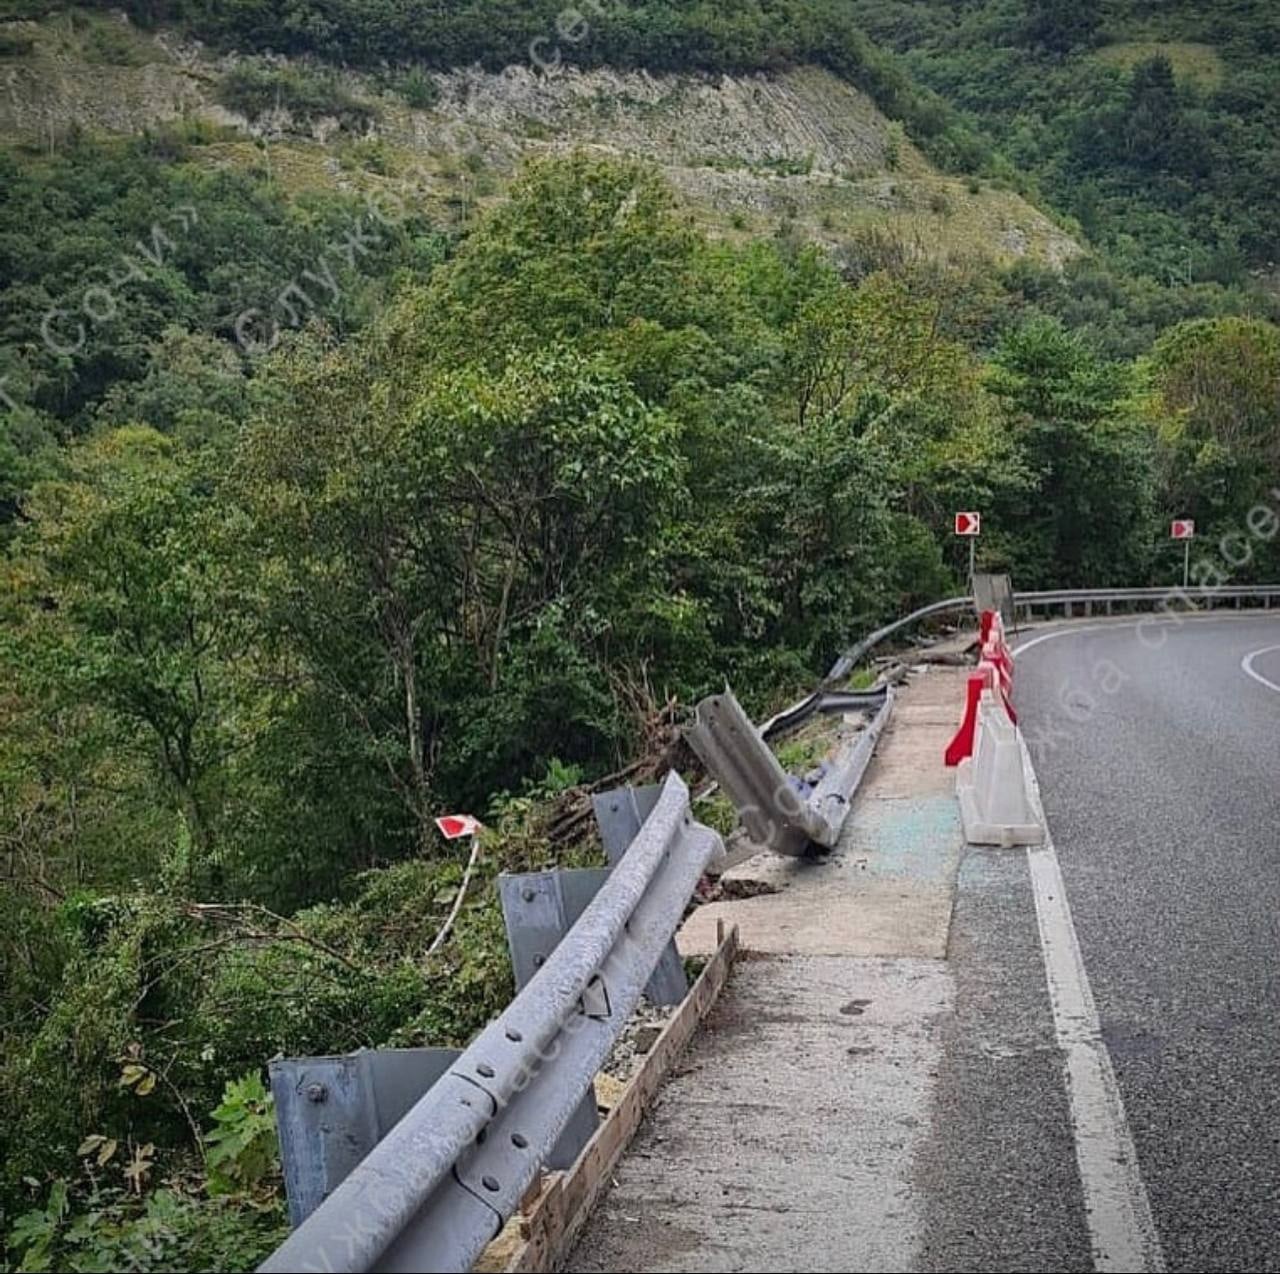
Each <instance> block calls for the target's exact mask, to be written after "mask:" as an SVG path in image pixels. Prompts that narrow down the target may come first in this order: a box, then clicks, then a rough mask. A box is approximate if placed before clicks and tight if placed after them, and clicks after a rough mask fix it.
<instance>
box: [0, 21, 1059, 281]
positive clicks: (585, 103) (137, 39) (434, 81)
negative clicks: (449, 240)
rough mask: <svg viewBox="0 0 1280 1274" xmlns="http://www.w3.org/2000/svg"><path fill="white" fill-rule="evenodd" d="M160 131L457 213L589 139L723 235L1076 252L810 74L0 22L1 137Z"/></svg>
mask: <svg viewBox="0 0 1280 1274" xmlns="http://www.w3.org/2000/svg"><path fill="white" fill-rule="evenodd" d="M411 103H412V104H411ZM173 123H177V124H179V125H180V126H181V127H183V128H184V129H186V131H187V132H188V133H189V135H190V136H191V137H192V138H193V139H195V140H199V141H200V142H202V143H203V145H202V146H201V154H202V155H203V156H204V158H205V160H206V162H208V163H209V164H211V165H217V164H224V165H225V164H245V165H263V164H267V165H270V167H271V171H272V172H273V174H274V175H275V176H276V177H277V178H278V179H279V180H280V181H281V182H282V183H285V184H286V185H288V186H289V187H291V188H293V189H297V190H302V189H308V188H317V187H325V186H340V187H348V188H359V187H362V186H367V185H377V184H382V183H386V182H388V181H396V182H404V181H406V180H408V181H411V182H412V183H413V185H414V187H415V188H416V189H417V191H418V192H419V193H420V194H421V196H422V197H423V198H424V199H425V200H426V201H427V203H428V204H429V205H433V206H434V207H435V210H436V211H438V212H439V213H440V214H441V215H448V216H452V217H454V218H455V219H466V218H467V217H469V216H471V215H472V214H473V212H474V209H475V208H476V206H477V205H480V204H483V203H485V202H488V201H492V200H494V199H498V198H501V197H502V193H503V190H504V188H505V185H506V183H507V182H508V181H509V179H510V177H511V175H512V174H513V173H514V172H515V171H516V170H517V169H518V168H519V166H520V165H521V163H522V161H523V160H524V159H525V158H526V157H527V156H529V155H531V154H534V153H538V152H542V151H546V150H565V149H570V148H574V147H587V148H594V149H598V150H600V151H603V152H627V153H631V154H638V155H643V156H646V157H648V158H651V159H652V160H653V161H654V162H655V163H657V164H659V165H660V166H661V167H662V168H663V169H664V170H665V172H666V173H667V175H668V177H669V179H670V181H671V182H672V184H673V185H674V186H675V187H676V189H677V190H679V191H680V192H682V193H683V195H684V196H685V198H686V199H687V201H688V204H689V206H690V208H691V209H692V210H693V211H694V213H695V215H696V216H697V217H698V219H699V220H701V221H703V222H704V223H705V224H706V225H708V226H709V227H710V228H712V229H714V230H716V231H717V232H720V233H724V234H729V235H738V234H742V235H747V234H759V233H761V232H765V233H768V232H771V231H773V230H776V229H779V228H782V227H787V226H794V227H795V228H796V229H798V230H799V231H800V232H801V233H804V234H807V235H808V236H810V237H812V238H814V239H816V240H818V241H820V242H825V243H828V244H832V245H835V244H838V243H839V241H840V240H841V238H842V237H844V236H846V235H848V234H850V233H852V232H855V231H857V230H858V229H860V228H863V227H866V226H878V227H887V228H892V229H893V230H894V231H895V232H897V233H899V234H901V235H902V236H903V237H904V238H906V239H907V240H908V241H910V242H912V243H913V244H915V245H918V247H919V248H920V249H921V250H923V251H925V252H928V253H930V254H936V255H946V254H948V253H960V254H973V253H985V254H988V255H991V256H994V257H996V258H998V259H1001V260H1009V259H1012V258H1017V257H1022V256H1031V257H1033V258H1035V259H1038V260H1043V261H1047V262H1050V263H1053V264H1061V263H1062V262H1064V261H1066V260H1067V259H1069V258H1070V257H1071V256H1073V255H1076V254H1078V253H1079V252H1080V247H1079V245H1078V244H1077V243H1076V242H1075V240H1074V239H1073V238H1072V237H1071V236H1070V235H1069V234H1067V233H1066V232H1065V231H1064V230H1062V229H1061V228H1060V227H1058V226H1057V225H1055V224H1054V223H1053V222H1052V221H1051V220H1050V219H1049V218H1048V217H1046V216H1045V215H1044V214H1043V213H1041V212H1040V211H1038V210H1037V209H1036V208H1033V207H1032V206H1031V205H1030V204H1028V203H1027V202H1026V201H1025V200H1023V199H1022V198H1020V197H1019V196H1018V195H1017V194H1015V193H1014V192H1012V191H1010V190H1005V189H998V188H994V187H993V186H991V185H990V184H989V183H979V182H978V181H976V180H974V179H964V178H956V177H948V176H944V175H942V174H940V173H939V172H937V171H936V170H935V169H934V168H932V167H931V166H930V164H929V163H928V162H927V161H926V160H925V158H924V157H923V156H922V155H921V153H920V152H919V151H918V150H917V149H916V148H915V147H914V146H913V145H912V144H911V143H910V142H909V141H908V140H907V139H906V137H905V136H904V134H903V132H902V129H901V128H900V127H899V126H898V125H897V124H896V123H894V122H892V121H890V120H888V119H886V118H885V116H884V115H883V114H881V113H880V112H879V111H878V110H877V108H876V107H875V106H874V104H873V103H872V102H871V101H870V99H869V98H867V97H866V96H865V95H864V94H862V93H861V92H859V91H858V90H857V89H855V88H853V87H852V86H851V85H849V84H848V83H846V82H845V81H843V80H841V79H839V78H837V77H836V76H834V75H832V74H830V73H829V72H827V71H824V70H819V69H816V68H802V69H798V70H794V71H790V72H787V73H785V74H782V75H778V76H766V75H750V76H741V77H731V76H716V77H698V76H693V75H674V74H673V75H651V74H647V73H644V72H627V73H617V72H612V71H607V70H597V71H576V70H566V71H564V72H561V73H558V74H554V75H545V74H541V73H539V72H537V71H535V70H534V69H533V68H532V67H531V66H512V67H509V68H507V69H506V70H505V71H503V72H500V73H491V72H486V71H482V70H480V69H477V68H471V69H459V70H455V71H452V72H448V73H427V72H421V73H418V74H417V75H415V76H414V77H413V79H412V81H411V82H408V83H406V82H405V81H404V79H403V77H401V79H400V80H399V81H396V80H393V79H391V78H389V77H377V76H373V75H364V74H359V75H358V74H349V73H341V74H339V73H336V72H333V71H329V70H322V69H319V68H316V67H312V66H308V65H306V64H302V63H289V62H286V61H284V60H283V59H257V60H249V61H247V60H245V59H238V58H234V57H213V56H211V55H209V54H208V53H207V52H206V51H205V50H203V49H202V48H201V47H200V46H198V45H195V44H191V43H187V42H183V41H179V40H177V39H176V38H174V37H172V36H169V35H166V34H165V33H160V34H158V35H149V34H146V33H143V32H140V31H137V30H136V29H134V28H132V27H131V26H130V25H129V24H128V22H127V20H125V19H124V18H123V17H120V16H110V15H108V16H86V15H77V16H76V18H75V19H74V20H73V19H71V18H69V17H68V16H66V15H63V16H60V17H57V18H54V19H50V20H48V21H46V22H44V23H34V22H10V23H6V24H3V26H0V135H2V136H3V137H4V138H5V139H6V140H13V141H19V142H22V143H24V144H26V145H28V146H32V147H39V148H46V147H47V148H57V147H58V146H59V145H60V144H62V143H63V142H64V140H65V139H66V138H67V136H68V134H69V132H71V131H72V130H74V129H76V128H82V129H90V130H107V131H115V132H122V131H132V132H138V131H141V130H144V129H147V128H154V127H156V126H158V125H162V124H173Z"/></svg>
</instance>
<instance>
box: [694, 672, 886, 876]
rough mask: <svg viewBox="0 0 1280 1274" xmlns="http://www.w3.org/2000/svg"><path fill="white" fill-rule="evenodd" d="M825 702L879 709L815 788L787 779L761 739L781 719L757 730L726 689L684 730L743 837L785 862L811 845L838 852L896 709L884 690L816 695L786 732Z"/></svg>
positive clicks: (792, 715) (790, 718) (794, 712)
mask: <svg viewBox="0 0 1280 1274" xmlns="http://www.w3.org/2000/svg"><path fill="white" fill-rule="evenodd" d="M828 698H829V699H830V700H831V701H832V703H833V704H838V705H839V706H840V707H842V708H844V707H849V706H857V707H866V706H869V705H871V704H875V705H876V706H877V707H878V711H877V712H876V716H875V719H874V720H873V721H872V723H871V724H870V725H869V726H868V727H867V729H866V730H864V731H863V732H862V733H861V734H860V735H859V736H858V737H857V739H856V740H855V741H854V742H853V743H852V744H850V745H848V746H846V747H845V748H844V749H843V750H842V751H841V752H840V754H839V755H838V756H837V757H836V759H835V761H834V762H833V763H832V765H831V766H830V768H829V769H828V770H827V772H826V774H824V775H823V777H822V779H821V781H820V782H819V783H818V784H817V785H816V786H815V787H813V788H812V789H810V788H809V787H808V786H807V785H806V784H804V783H802V782H800V781H799V780H797V779H793V778H792V777H791V776H790V775H789V774H787V772H786V771H785V770H784V769H783V768H782V766H781V764H779V762H778V758H777V757H776V756H774V754H773V752H772V751H771V749H770V748H769V745H768V743H767V742H766V741H765V740H766V732H767V731H770V730H772V729H776V728H777V723H778V722H779V721H780V720H782V719H783V718H781V717H775V718H774V720H773V721H772V722H769V723H766V726H765V727H764V728H762V729H757V728H756V726H755V725H754V724H753V723H752V721H751V718H750V717H748V716H747V714H746V713H745V712H744V711H743V709H742V705H741V704H740V703H739V702H738V701H737V699H736V698H734V695H733V692H732V691H731V690H729V689H728V688H726V689H725V690H724V692H723V693H722V694H716V695H710V696H709V697H708V698H706V699H704V700H703V701H702V702H701V703H700V704H698V707H697V711H696V715H695V721H694V724H693V725H692V726H690V727H689V728H688V729H687V730H686V731H685V738H686V739H687V740H688V742H689V745H690V747H692V748H693V750H694V751H695V752H696V753H697V754H698V757H699V759H700V760H701V761H702V763H703V764H704V765H705V766H706V767H707V770H708V772H709V773H710V774H711V775H712V777H713V778H715V780H716V781H717V782H718V783H719V784H720V786H721V787H722V788H723V789H724V791H725V794H726V795H727V796H728V797H729V800H730V801H732V802H733V806H734V809H735V810H736V811H737V814H738V818H739V819H740V821H741V822H742V825H743V827H745V828H746V832H747V835H748V836H749V837H750V838H751V839H752V840H753V841H754V842H755V843H756V844H757V845H760V846H763V847H764V848H766V849H771V850H772V851H773V852H774V853H775V854H782V855H784V856H786V857H788V858H799V857H802V856H803V855H805V854H807V853H808V852H809V851H810V849H811V848H812V846H813V845H821V846H823V847H825V848H827V849H834V848H835V845H836V842H837V841H838V840H839V839H840V831H841V829H842V828H843V826H844V821H845V817H846V816H847V814H848V812H849V806H850V802H851V800H852V798H853V794H854V792H855V791H856V790H857V787H858V784H859V783H861V781H862V777H863V775H864V774H865V773H866V770H867V766H868V765H869V764H870V762H871V756H872V753H873V752H874V751H875V746H876V741H877V740H878V739H879V737H880V733H881V731H882V730H883V729H884V725H885V722H886V721H888V719H889V715H890V713H892V711H893V689H892V687H888V686H886V687H884V688H882V689H881V690H879V691H877V692H876V693H875V694H872V695H861V694H858V695H854V694H850V695H834V694H833V695H828V694H825V693H824V692H819V693H818V694H817V695H815V696H813V697H812V699H811V700H805V701H804V703H802V704H799V705H797V706H796V708H794V709H791V711H790V712H789V713H786V714H783V717H785V718H786V719H787V723H788V725H789V726H790V725H795V724H798V722H799V721H800V720H803V719H805V718H807V717H808V716H812V715H813V713H814V712H817V711H820V710H822V708H823V707H824V706H826V705H825V704H824V700H825V699H828ZM801 714H803V715H801ZM779 732H780V731H779Z"/></svg>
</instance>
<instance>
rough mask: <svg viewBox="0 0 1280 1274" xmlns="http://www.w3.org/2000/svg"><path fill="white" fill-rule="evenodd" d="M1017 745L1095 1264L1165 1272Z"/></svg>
mask: <svg viewBox="0 0 1280 1274" xmlns="http://www.w3.org/2000/svg"><path fill="white" fill-rule="evenodd" d="M1094 627H1106V625H1094ZM1082 631H1084V628H1083V627H1081V628H1074V629H1068V630H1066V632H1082ZM1064 635H1065V632H1056V633H1046V634H1044V635H1043V636H1041V637H1037V638H1035V639H1034V640H1032V641H1029V642H1027V643H1026V644H1025V645H1024V646H1022V647H1020V648H1019V650H1018V651H1016V652H1015V658H1016V657H1017V655H1018V654H1020V653H1022V651H1025V650H1029V649H1030V648H1031V647H1032V646H1034V645H1038V644H1039V643H1040V642H1042V641H1048V640H1049V639H1050V638H1051V637H1060V636H1064ZM1018 742H1019V746H1020V747H1021V749H1022V766H1023V771H1024V773H1025V775H1026V782H1027V791H1028V793H1029V795H1030V797H1031V801H1032V804H1033V807H1034V809H1035V810H1036V812H1037V814H1038V815H1039V817H1040V820H1041V822H1042V824H1043V826H1044V828H1045V842H1044V844H1043V845H1042V846H1037V847H1032V848H1029V849H1028V850H1027V866H1028V868H1029V870H1030V873H1031V885H1032V889H1033V891H1034V894H1035V904H1036V920H1037V921H1038V923H1039V928H1040V949H1041V952H1042V954H1043V956H1044V971H1045V981H1046V983H1047V984H1048V988H1049V1000H1050V1004H1051V1005H1052V1008H1053V1025H1054V1031H1055V1033H1056V1035H1057V1040H1058V1047H1059V1048H1060V1049H1061V1050H1062V1053H1063V1056H1064V1058H1065V1060H1066V1078H1067V1100H1068V1101H1069V1103H1070V1107H1071V1123H1072V1128H1073V1132H1074V1135H1075V1143H1076V1165H1077V1167H1078V1169H1079V1172H1080V1184H1081V1187H1082V1189H1083V1191H1084V1205H1085V1216H1086V1220H1087V1223H1088V1226H1089V1236H1090V1239H1091V1241H1092V1243H1093V1261H1094V1268H1095V1269H1097V1270H1102V1271H1116V1272H1117V1274H1118V1272H1120V1271H1125V1272H1126V1274H1128V1272H1129V1271H1133V1272H1134V1274H1147V1272H1148V1271H1150V1272H1151V1274H1158V1272H1159V1271H1163V1270H1164V1268H1165V1263H1164V1252H1163V1251H1162V1249H1161V1246H1160V1235H1159V1232H1158V1231H1157V1230H1156V1224H1155V1219H1154V1218H1153V1217H1152V1215H1151V1203H1150V1201H1149V1200H1148V1198H1147V1190H1146V1187H1145V1186H1144V1185H1143V1183H1142V1174H1141V1171H1140V1170H1139V1167H1138V1155H1137V1151H1136V1150H1135V1148H1134V1144H1133V1135H1132V1134H1131V1133H1130V1131H1129V1121H1128V1118H1127V1117H1126V1115H1125V1110H1124V1099H1123V1098H1122V1097H1121V1095H1120V1085H1119V1083H1118V1082H1117V1080H1116V1074H1115V1069H1114V1067H1113V1066H1112V1064H1111V1053H1110V1051H1109V1050H1108V1049H1107V1046H1106V1043H1105V1042H1104V1041H1103V1038H1102V1025H1101V1023H1100V1021H1099V1020H1098V1009H1097V1005H1096V1004H1095V1003H1094V999H1093V990H1092V988H1091V987H1090V985H1089V974H1088V972H1087V971H1086V969H1085V967H1084V957H1083V956H1082V954H1081V951H1080V940H1079V937H1078V936H1077V934H1076V927H1075V922H1074V921H1073V920H1072V919H1071V905H1070V903H1069V902H1068V901H1067V890H1066V884H1065V882H1064V881H1063V879H1062V868H1061V866H1060V864H1059V862H1058V852H1057V850H1056V849H1054V846H1053V836H1052V834H1051V832H1050V831H1049V824H1048V820H1047V819H1046V818H1045V814H1044V805H1043V803H1042V801H1041V799H1040V784H1039V782H1038V780H1037V779H1036V772H1035V767H1034V766H1033V764H1032V761H1031V753H1030V750H1029V749H1028V748H1027V745H1026V741H1025V740H1024V739H1023V737H1022V734H1021V731H1019V733H1018Z"/></svg>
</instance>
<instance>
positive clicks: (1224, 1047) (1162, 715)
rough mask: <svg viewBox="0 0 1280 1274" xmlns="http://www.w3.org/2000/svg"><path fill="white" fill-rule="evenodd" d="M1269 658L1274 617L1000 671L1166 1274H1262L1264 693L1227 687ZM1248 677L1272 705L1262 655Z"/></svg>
mask: <svg viewBox="0 0 1280 1274" xmlns="http://www.w3.org/2000/svg"><path fill="white" fill-rule="evenodd" d="M1036 635H1038V634H1036ZM1278 644H1280V615H1277V616H1273V617H1269V618H1263V617H1262V616H1260V615H1259V616H1256V617H1247V618H1243V619H1238V618H1235V617H1223V618H1208V619H1196V620H1192V621H1184V622H1183V623H1181V624H1179V625H1176V626H1172V625H1171V626H1162V627H1158V626H1157V625H1155V624H1154V623H1148V624H1147V625H1146V626H1145V627H1144V628H1143V629H1142V630H1141V631H1139V630H1137V629H1135V628H1134V627H1117V626H1114V625H1109V626H1103V627H1099V628H1096V629H1093V630H1090V631H1084V630H1083V629H1081V628H1077V630H1076V631H1074V632H1073V633H1072V634H1071V635H1069V636H1063V637H1060V638H1057V639H1055V640H1051V641H1046V642H1044V643H1042V644H1040V645H1038V646H1036V647H1035V648H1034V649H1031V650H1027V651H1026V653H1025V654H1024V655H1023V656H1022V657H1021V658H1020V659H1019V664H1018V683H1017V702H1018V705H1019V709H1020V711H1021V714H1022V725H1023V728H1024V733H1025V735H1026V738H1027V742H1028V744H1029V746H1030V747H1031V750H1032V755H1033V757H1034V760H1035V764H1036V770H1037V774H1038V776H1039V780H1040V785H1041V789H1042V795H1043V799H1044V804H1045V809H1046V813H1047V815H1048V818H1049V823H1050V827H1051V830H1052V833H1053V838H1054V842H1055V844H1056V847H1057V852H1058V856H1059V858H1060V860H1061V864H1062V871H1063V875H1064V877H1065V879H1066V884H1067V890H1068V893H1069V896H1070V902H1071V907H1072V911H1073V913H1074V917H1075V923H1076V928H1077V931H1078V934H1079V938H1080V944H1081V948H1082V951H1083V956H1084V961H1085V966H1086V968H1087V970H1088V974H1089V977H1090V980H1091V982H1092V985H1093V991H1094V996H1095V999H1096V1001H1097V1006H1098V1012H1099V1016H1100V1018H1101V1022H1102V1029H1103V1034H1104V1037H1105V1039H1106V1041H1107V1043H1108V1045H1109V1047H1110V1050H1111V1054H1112V1060H1113V1062H1114V1066H1115V1070H1116V1074H1117V1077H1118V1080H1119V1084H1120V1090H1121V1095H1122V1097H1123V1099H1124V1103H1125V1108H1126V1111H1127V1114H1128V1119H1129V1125H1130V1128H1131V1130H1132V1133H1133V1138H1134V1142H1135V1145H1136V1147H1137V1152H1138V1160H1139V1168H1140V1170H1141V1173H1142V1177H1143V1180H1144V1182H1145V1184H1146V1187H1147V1192H1148V1195H1149V1197H1150V1200H1151V1206H1152V1210H1153V1212H1154V1215H1155V1220H1156V1224H1157V1227H1158V1229H1159V1232H1160V1238H1161V1242H1162V1244H1163V1247H1164V1253H1165V1259H1166V1262H1167V1265H1168V1268H1169V1269H1170V1270H1269V1269H1276V1268H1280V693H1276V692H1273V691H1272V690H1270V689H1268V688H1267V687H1266V686H1264V685H1262V684H1260V683H1259V682H1257V681H1254V680H1251V679H1250V678H1248V677H1247V676H1246V675H1245V673H1244V672H1243V671H1242V669H1241V662H1242V660H1243V659H1244V658H1245V657H1246V656H1247V655H1249V654H1250V653H1251V652H1254V651H1257V650H1260V649H1262V648H1263V647H1267V646H1274V645H1278ZM1254 668H1255V669H1256V671H1257V672H1258V673H1260V674H1261V675H1262V676H1263V677H1266V678H1268V679H1269V680H1271V681H1274V682H1276V683H1277V684H1280V652H1272V653H1270V654H1268V655H1263V656H1259V657H1258V659H1257V660H1256V661H1255V663H1254ZM997 870H998V869H997ZM962 883H963V882H962ZM1010 888H1015V889H1016V886H1010ZM965 895H966V891H965V889H964V888H963V887H962V889H961V891H960V895H959V898H958V901H957V908H958V911H957V921H958V923H960V932H961V935H963V923H962V921H963V908H964V906H965V905H966V903H965ZM1013 902H1014V899H1013V898H1012V897H1011V898H1010V904H1011V906H1010V911H1009V912H1008V913H1007V914H1009V915H1010V916H1015V915H1016V916H1017V917H1018V918H1019V924H1020V923H1021V922H1022V920H1021V918H1022V917H1023V916H1024V915H1025V912H1026V911H1027V910H1028V909H1029V907H1030V901H1029V899H1028V900H1025V902H1024V901H1022V900H1019V901H1018V903H1017V907H1016V910H1015V909H1014V908H1013V905H1012V904H1013ZM969 905H973V904H972V903H970V904H969ZM997 998H998V997H997ZM1024 998H1025V997H1024ZM1043 1091H1048V1089H1046V1090H1043ZM1046 1101H1047V1105H1048V1108H1049V1109H1050V1110H1051V1109H1053V1107H1054V1103H1055V1102H1056V1101H1057V1098H1056V1097H1055V1098H1051V1099H1046ZM1049 1123H1050V1129H1049V1134H1048V1135H1051V1136H1055V1135H1056V1133H1055V1132H1054V1130H1056V1129H1057V1128H1058V1127H1059V1124H1058V1120H1057V1119H1056V1118H1053V1119H1050V1120H1049ZM1022 1126H1023V1127H1024V1128H1025V1127H1027V1124H1026V1121H1025V1120H1024V1121H1023V1124H1022ZM1028 1153H1029V1152H1028ZM1060 1158H1061V1157H1060V1156H1058V1159H1059V1160H1060ZM1042 1197H1043V1196H1042ZM1064 1234H1065V1232H1064ZM1063 1242H1064V1243H1067V1247H1066V1248H1064V1249H1063V1250H1062V1252H1061V1255H1062V1257H1063V1259H1064V1262H1065V1268H1076V1266H1075V1265H1074V1260H1075V1259H1076V1256H1077V1252H1076V1250H1075V1249H1073V1248H1072V1247H1071V1246H1070V1244H1069V1243H1068V1240H1067V1239H1066V1238H1065V1237H1064V1239H1063ZM953 1268H959V1267H956V1266H953ZM979 1268H993V1266H992V1265H984V1266H980V1267H979Z"/></svg>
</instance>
